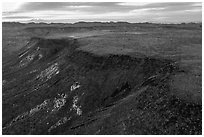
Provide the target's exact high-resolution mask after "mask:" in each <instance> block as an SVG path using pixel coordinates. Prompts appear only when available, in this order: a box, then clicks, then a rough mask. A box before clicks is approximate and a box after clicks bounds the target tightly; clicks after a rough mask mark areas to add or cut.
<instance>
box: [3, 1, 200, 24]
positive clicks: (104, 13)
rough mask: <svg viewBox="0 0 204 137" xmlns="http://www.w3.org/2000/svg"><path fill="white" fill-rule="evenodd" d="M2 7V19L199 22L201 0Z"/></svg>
mask: <svg viewBox="0 0 204 137" xmlns="http://www.w3.org/2000/svg"><path fill="white" fill-rule="evenodd" d="M2 7H3V8H2V12H3V13H2V20H3V22H23V23H28V22H45V23H75V22H80V21H85V22H95V21H96V22H109V21H125V22H131V23H133V22H154V23H182V22H186V23H188V22H202V3H201V2H176V3H175V2H174V3H173V2H172V3H169V2H168V3H167V2H165V3H133V2H127V3H125V2H86V3H85V2H28V3H26V2H24V3H13V2H12V3H9V2H7V3H5V2H4V3H2Z"/></svg>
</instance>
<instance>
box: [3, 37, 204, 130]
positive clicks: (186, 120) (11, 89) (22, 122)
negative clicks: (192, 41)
mask: <svg viewBox="0 0 204 137" xmlns="http://www.w3.org/2000/svg"><path fill="white" fill-rule="evenodd" d="M78 47H79V43H78V41H77V40H76V39H49V38H37V37H35V38H32V39H31V40H30V41H29V43H28V45H27V46H26V47H25V48H24V49H22V50H21V52H20V53H19V58H17V59H13V61H10V62H9V63H8V64H7V66H6V67H7V69H6V70H4V73H3V134H201V131H202V127H201V125H202V122H201V121H202V120H201V119H202V112H201V111H202V106H201V104H200V103H197V102H193V101H188V100H185V99H183V98H179V96H177V95H175V94H174V92H172V91H171V90H172V88H171V84H170V82H171V77H172V76H174V75H176V74H182V73H184V72H183V71H182V70H180V68H179V67H178V66H177V64H176V63H175V62H174V61H173V60H168V59H158V58H157V59H156V58H153V57H152V58H150V57H145V56H144V57H141V58H139V57H138V58H134V57H130V56H128V55H111V54H110V55H106V56H99V55H96V54H93V53H89V52H86V51H82V50H80V49H79V48H78Z"/></svg>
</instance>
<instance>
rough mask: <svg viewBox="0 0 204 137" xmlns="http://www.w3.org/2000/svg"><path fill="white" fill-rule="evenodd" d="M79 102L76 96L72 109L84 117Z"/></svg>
mask: <svg viewBox="0 0 204 137" xmlns="http://www.w3.org/2000/svg"><path fill="white" fill-rule="evenodd" d="M78 100H79V98H78V97H77V96H75V97H74V98H73V105H72V108H73V109H74V110H75V111H76V113H77V115H79V116H80V115H82V110H81V106H78V105H77V103H78Z"/></svg>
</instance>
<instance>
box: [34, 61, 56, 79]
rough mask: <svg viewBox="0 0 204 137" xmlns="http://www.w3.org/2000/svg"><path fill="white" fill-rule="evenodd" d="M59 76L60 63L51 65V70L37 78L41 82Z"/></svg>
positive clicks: (46, 70)
mask: <svg viewBox="0 0 204 137" xmlns="http://www.w3.org/2000/svg"><path fill="white" fill-rule="evenodd" d="M57 74H59V66H58V63H55V64H53V65H51V66H50V67H49V68H47V69H45V70H44V71H42V72H41V73H40V75H38V76H37V78H39V79H41V80H45V81H47V80H49V79H51V78H52V76H54V75H57Z"/></svg>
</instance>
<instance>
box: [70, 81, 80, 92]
mask: <svg viewBox="0 0 204 137" xmlns="http://www.w3.org/2000/svg"><path fill="white" fill-rule="evenodd" d="M80 86H81V85H80V84H79V83H78V82H76V83H74V84H73V85H72V86H71V89H70V90H71V91H73V90H76V89H78V88H80Z"/></svg>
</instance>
